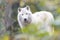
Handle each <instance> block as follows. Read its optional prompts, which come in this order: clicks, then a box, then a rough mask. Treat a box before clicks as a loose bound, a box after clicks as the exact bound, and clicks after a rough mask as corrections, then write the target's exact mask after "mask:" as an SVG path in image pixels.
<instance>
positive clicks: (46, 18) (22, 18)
mask: <svg viewBox="0 0 60 40" xmlns="http://www.w3.org/2000/svg"><path fill="white" fill-rule="evenodd" d="M17 19H18V23H19V25H20V27H21V28H23V27H24V26H26V25H28V24H31V23H33V24H38V23H39V22H40V23H42V26H41V27H40V26H39V29H42V30H44V31H46V32H49V33H50V34H51V32H53V31H54V30H52V28H51V23H52V22H53V21H54V18H53V15H52V14H51V13H50V12H47V11H40V12H35V13H33V14H32V12H31V10H30V7H29V6H26V7H24V8H18V16H17Z"/></svg>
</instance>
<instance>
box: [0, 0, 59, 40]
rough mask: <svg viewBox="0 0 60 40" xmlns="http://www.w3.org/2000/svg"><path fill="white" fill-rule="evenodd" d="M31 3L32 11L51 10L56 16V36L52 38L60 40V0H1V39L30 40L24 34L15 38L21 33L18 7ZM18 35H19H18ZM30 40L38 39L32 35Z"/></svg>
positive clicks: (54, 25)
mask: <svg viewBox="0 0 60 40" xmlns="http://www.w3.org/2000/svg"><path fill="white" fill-rule="evenodd" d="M26 5H29V6H30V8H31V11H32V13H34V12H37V11H49V12H51V13H52V14H53V16H54V20H55V21H54V23H53V25H52V26H53V27H54V37H53V38H52V39H50V40H60V0H0V40H28V39H24V38H26V37H25V35H24V38H21V37H22V36H23V35H20V36H21V37H20V38H21V39H15V38H14V37H15V35H16V34H21V33H22V32H21V31H20V30H21V29H20V28H19V25H18V22H17V14H18V13H17V8H18V7H25V6H26ZM16 37H17V36H16ZM29 40H38V39H37V37H36V38H35V37H33V36H32V38H31V37H30V39H29Z"/></svg>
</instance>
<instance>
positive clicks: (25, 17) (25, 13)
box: [18, 6, 32, 25]
mask: <svg viewBox="0 0 60 40" xmlns="http://www.w3.org/2000/svg"><path fill="white" fill-rule="evenodd" d="M18 15H19V16H18V17H19V21H20V22H21V23H22V24H23V25H26V24H29V23H31V21H32V19H31V18H32V12H31V10H30V7H29V6H26V7H24V8H18Z"/></svg>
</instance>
